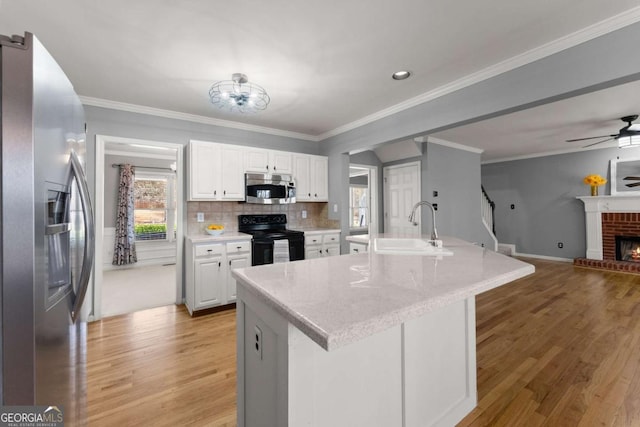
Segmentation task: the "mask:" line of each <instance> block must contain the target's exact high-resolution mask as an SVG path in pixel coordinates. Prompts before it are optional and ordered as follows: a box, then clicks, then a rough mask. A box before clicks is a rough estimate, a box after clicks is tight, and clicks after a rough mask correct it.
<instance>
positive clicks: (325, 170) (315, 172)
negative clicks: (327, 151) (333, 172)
mask: <svg viewBox="0 0 640 427" xmlns="http://www.w3.org/2000/svg"><path fill="white" fill-rule="evenodd" d="M311 191H312V199H313V200H314V201H317V202H326V201H328V200H329V159H328V158H327V157H325V156H313V157H312V159H311Z"/></svg>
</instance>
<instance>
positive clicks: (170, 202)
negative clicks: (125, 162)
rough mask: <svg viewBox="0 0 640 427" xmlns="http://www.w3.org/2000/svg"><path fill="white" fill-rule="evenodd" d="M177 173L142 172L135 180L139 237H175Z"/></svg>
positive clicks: (171, 238)
mask: <svg viewBox="0 0 640 427" xmlns="http://www.w3.org/2000/svg"><path fill="white" fill-rule="evenodd" d="M175 187H176V186H175V174H173V173H165V172H138V171H136V178H135V183H134V197H135V204H134V218H135V219H134V229H135V234H136V240H137V241H149V240H156V241H157V240H161V241H167V240H168V241H173V240H175V233H176V225H177V224H176V203H175V200H176V188H175Z"/></svg>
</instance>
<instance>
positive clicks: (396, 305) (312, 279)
mask: <svg viewBox="0 0 640 427" xmlns="http://www.w3.org/2000/svg"><path fill="white" fill-rule="evenodd" d="M442 240H443V241H444V246H445V247H446V248H447V249H450V250H451V251H452V252H453V255H452V256H443V257H433V256H421V255H382V254H376V253H374V252H373V251H371V252H369V253H362V254H354V255H342V256H333V257H325V258H317V259H310V260H304V261H296V262H290V263H282V264H270V265H261V266H255V267H250V268H242V269H236V270H233V271H232V274H233V276H234V277H235V278H236V279H238V280H239V282H238V285H239V286H242V287H243V288H244V289H245V290H246V291H247V292H249V293H251V294H252V295H254V296H255V297H257V298H259V299H260V300H261V301H262V302H264V303H265V304H266V305H268V306H270V307H272V308H273V309H275V310H276V311H277V312H278V313H280V314H281V315H282V316H283V317H284V318H285V319H286V320H287V321H288V322H289V323H291V324H292V325H294V326H295V327H296V328H298V329H300V330H301V331H302V332H304V333H305V334H306V335H307V336H308V337H309V338H311V339H312V340H313V341H315V342H316V343H317V344H318V345H320V346H321V347H322V348H324V349H325V350H327V351H331V350H333V349H336V348H339V347H342V346H344V345H347V344H349V343H352V342H355V341H358V340H360V339H362V338H364V337H367V336H369V335H373V334H375V333H378V332H381V331H383V330H386V329H388V328H391V327H393V326H396V325H398V324H401V323H403V322H405V321H407V320H410V319H414V318H417V317H419V316H422V315H423V314H425V313H427V312H430V311H433V310H436V309H437V308H439V307H443V306H446V305H448V304H451V303H453V302H455V301H459V300H462V299H465V298H468V297H470V296H474V295H477V294H479V293H482V292H485V291H487V290H490V289H493V288H496V287H498V286H501V285H504V284H506V283H509V282H511V281H513V280H516V279H519V278H521V277H524V276H527V275H529V274H531V273H533V272H534V271H535V269H534V267H533V266H532V265H530V264H527V263H525V262H522V261H520V260H517V259H514V258H510V257H507V256H504V255H502V254H499V253H496V252H493V251H490V250H487V249H485V248H482V247H479V246H476V245H472V244H470V243H467V242H465V241H463V240H460V239H457V238H451V237H444V238H443V239H442Z"/></svg>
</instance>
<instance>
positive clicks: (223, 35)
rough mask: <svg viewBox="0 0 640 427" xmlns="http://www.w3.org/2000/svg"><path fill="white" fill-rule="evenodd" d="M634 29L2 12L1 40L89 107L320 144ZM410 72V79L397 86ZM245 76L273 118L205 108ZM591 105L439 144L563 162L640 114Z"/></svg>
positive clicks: (639, 3)
mask: <svg viewBox="0 0 640 427" xmlns="http://www.w3.org/2000/svg"><path fill="white" fill-rule="evenodd" d="M630 17H631V18H630ZM637 20H640V0H616V1H602V0H547V1H544V0H543V1H540V0H538V1H526V2H525V1H513V0H485V1H482V2H477V1H465V2H460V1H458V2H456V1H451V0H397V1H394V2H391V1H388V0H366V1H365V0H352V1H344V0H323V1H298V2H291V1H284V0H271V1H256V0H238V1H235V2H215V1H211V0H181V1H166V0H162V1H161V0H135V1H125V0H109V1H102V2H99V1H86V0H56V1H52V0H0V34H5V35H10V34H22V33H24V31H30V32H33V33H34V34H35V35H36V36H37V37H38V38H39V39H40V40H41V41H42V42H43V44H44V45H45V46H46V47H47V48H48V50H49V51H50V52H51V53H52V54H53V56H54V57H55V58H56V59H57V61H58V62H59V63H60V64H61V66H62V68H63V69H64V70H65V71H66V72H67V74H68V75H69V78H70V79H71V81H72V83H73V84H74V86H75V88H76V91H77V92H78V93H79V94H80V95H81V96H83V97H84V99H85V101H86V102H87V103H90V104H91V103H93V105H99V104H101V103H102V104H103V105H117V104H113V103H124V104H133V105H135V106H142V107H148V108H155V109H160V110H167V111H173V112H179V113H185V114H190V115H194V116H199V117H204V118H212V119H221V120H229V121H234V122H241V123H243V124H247V125H253V126H262V127H266V128H270V129H276V130H278V131H281V132H283V133H285V134H290V135H294V136H298V137H301V138H305V139H311V140H320V139H322V138H323V137H326V136H327V135H330V134H332V133H336V132H338V131H339V130H340V129H346V128H348V127H349V126H350V125H352V126H354V122H355V123H362V121H363V120H366V118H367V117H369V116H371V115H374V114H380V112H381V111H384V110H387V109H391V108H392V107H394V106H398V104H400V105H402V104H403V103H407V102H408V101H409V100H411V99H415V98H416V97H419V96H421V95H423V94H426V93H430V92H433V91H436V90H438V89H439V88H441V87H443V86H447V85H450V84H452V83H453V82H455V81H459V80H460V79H463V78H466V77H468V76H470V75H473V74H475V73H479V72H481V71H483V70H486V69H487V68H489V67H492V66H495V64H498V63H501V62H503V61H507V60H509V59H511V58H514V57H517V56H519V55H523V54H526V53H527V52H529V51H531V50H533V49H536V48H539V47H540V46H543V45H548V44H550V43H552V42H554V41H556V40H558V39H563V40H564V39H567V38H568V37H570V36H571V35H573V34H576V33H579V32H581V31H583V30H584V29H585V28H587V27H593V26H596V25H602V23H603V22H607V23H609V24H611V25H612V26H615V25H616V23H620V24H618V25H619V26H621V25H623V24H630V23H632V22H635V21H637ZM612 29H613V28H612ZM400 69H408V70H411V71H412V72H413V76H412V77H411V78H410V79H408V80H405V81H400V82H399V81H394V80H392V79H391V74H392V73H393V72H394V71H397V70H400ZM235 72H242V73H245V74H247V75H248V77H249V80H250V81H252V82H254V83H257V84H259V85H261V86H263V87H264V88H265V89H266V90H267V91H268V92H269V95H270V96H271V104H270V105H269V108H268V109H267V110H266V111H263V112H260V113H258V114H255V115H240V114H237V113H236V114H232V113H226V112H223V111H221V110H218V109H217V108H216V107H214V106H213V105H211V104H210V103H209V100H208V90H209V87H210V86H211V84H212V83H213V82H215V81H218V80H225V79H229V78H230V76H231V74H232V73H235ZM629 88H630V89H625V90H627V91H628V90H633V91H636V92H637V89H638V87H637V86H635V85H632V86H629ZM614 90H615V89H614ZM620 90H623V89H620ZM589 96H590V95H587V96H586V97H585V98H584V101H575V100H568V101H562V102H561V103H558V104H561V105H560V106H548V107H544V106H543V107H538V108H536V109H532V110H528V111H527V112H520V113H515V114H512V115H510V116H506V117H503V118H498V119H493V120H490V121H487V122H484V123H477V124H473V125H469V126H465V127H463V128H459V129H454V130H450V131H447V132H442V133H440V134H438V135H436V136H437V137H439V138H443V139H448V140H452V141H454V142H457V143H461V144H467V145H472V146H474V147H478V148H483V149H485V150H486V151H485V154H483V159H485V160H486V159H491V158H499V157H509V156H516V155H523V154H529V153H532V152H535V150H534V148H535V149H540V150H547V151H555V150H558V149H561V148H562V147H564V146H565V145H563V144H560V143H561V142H562V141H563V140H564V139H567V138H570V137H580V136H582V135H585V136H590V135H591V133H592V132H596V134H598V132H600V133H602V134H608V133H611V132H612V131H615V130H617V129H619V128H620V127H622V125H623V123H621V122H620V123H618V122H616V118H617V117H619V116H622V115H627V114H632V113H637V112H640V106H637V105H635V103H632V102H629V104H634V105H622V104H621V103H620V102H619V101H618V100H619V99H620V98H617V97H611V96H608V95H602V96H603V98H601V99H600V98H597V99H594V100H592V99H591V98H589ZM593 96H598V95H593ZM628 98H632V97H628ZM635 98H636V99H640V97H638V96H635ZM602 99H604V101H602ZM596 104H597V105H596ZM547 108H550V110H548V109H547ZM623 110H624V111H623ZM523 130H526V132H523ZM553 131H557V132H556V133H554V132H553ZM516 135H519V136H520V137H516ZM524 135H527V138H525V137H524ZM529 136H530V137H531V139H528V138H529ZM565 144H566V143H565Z"/></svg>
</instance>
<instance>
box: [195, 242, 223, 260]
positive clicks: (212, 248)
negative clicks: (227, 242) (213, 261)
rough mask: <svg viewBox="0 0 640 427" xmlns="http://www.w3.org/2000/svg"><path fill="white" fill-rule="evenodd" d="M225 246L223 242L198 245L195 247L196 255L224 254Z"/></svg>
mask: <svg viewBox="0 0 640 427" xmlns="http://www.w3.org/2000/svg"><path fill="white" fill-rule="evenodd" d="M222 249H223V246H222V245H221V244H219V243H218V244H215V245H211V244H209V245H196V247H195V253H196V254H195V256H196V257H201V256H209V255H222Z"/></svg>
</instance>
